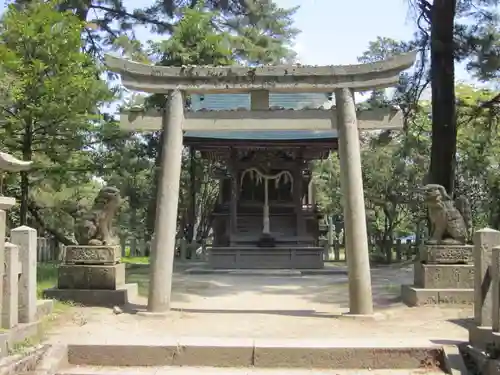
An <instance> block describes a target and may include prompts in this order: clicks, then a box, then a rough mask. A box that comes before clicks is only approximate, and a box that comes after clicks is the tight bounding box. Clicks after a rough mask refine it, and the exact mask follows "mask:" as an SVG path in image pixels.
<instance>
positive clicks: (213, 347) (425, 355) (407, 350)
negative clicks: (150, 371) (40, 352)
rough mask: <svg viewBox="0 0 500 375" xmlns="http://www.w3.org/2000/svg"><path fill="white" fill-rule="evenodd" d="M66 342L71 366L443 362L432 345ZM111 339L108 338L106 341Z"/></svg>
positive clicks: (401, 366) (375, 365) (207, 340)
mask: <svg viewBox="0 0 500 375" xmlns="http://www.w3.org/2000/svg"><path fill="white" fill-rule="evenodd" d="M113 340H115V339H113V338H108V342H107V343H106V344H103V343H100V342H99V343H91V342H88V343H85V344H76V343H75V344H69V345H68V347H67V362H68V363H69V364H70V365H72V366H77V365H80V366H186V367H193V366H194V367H196V366H205V367H237V368H248V369H251V368H252V367H257V368H262V369H268V368H277V369H279V368H284V367H287V368H290V369H292V368H295V369H301V368H302V369H309V368H317V369H334V368H338V369H357V368H371V369H398V368H399V369H412V368H413V369H422V367H424V368H431V367H432V368H434V369H436V368H437V366H440V365H442V364H443V363H444V362H445V357H446V355H445V351H444V348H443V347H442V346H438V345H422V346H419V345H411V346H406V345H397V346H392V345H383V344H382V343H381V342H377V343H376V345H373V346H365V345H369V344H363V345H359V344H358V345H356V344H354V345H349V343H348V342H345V340H344V341H343V342H337V341H335V342H328V341H326V342H325V341H322V340H319V341H318V340H313V341H308V340H264V339H259V340H257V339H255V340H253V339H218V338H194V337H186V338H179V339H175V338H172V339H168V338H163V339H162V340H161V342H160V341H158V342H152V341H149V340H148V342H143V343H139V342H140V341H142V340H138V342H137V343H136V344H135V345H134V344H131V343H129V344H123V343H119V342H120V340H119V338H116V341H117V342H116V343H114V342H113ZM110 341H111V342H110Z"/></svg>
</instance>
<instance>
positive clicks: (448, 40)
mask: <svg viewBox="0 0 500 375" xmlns="http://www.w3.org/2000/svg"><path fill="white" fill-rule="evenodd" d="M455 12H456V0H435V1H434V4H433V6H432V18H431V79H432V147H431V165H430V179H431V183H435V184H439V185H442V186H444V188H445V189H446V191H447V192H448V193H449V194H450V195H452V194H453V189H454V186H453V185H454V175H455V153H456V142H457V122H456V113H455V59H454V43H453V31H454V20H455Z"/></svg>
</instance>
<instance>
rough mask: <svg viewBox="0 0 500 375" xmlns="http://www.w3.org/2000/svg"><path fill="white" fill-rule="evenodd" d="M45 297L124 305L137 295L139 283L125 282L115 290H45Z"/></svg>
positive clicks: (104, 305)
mask: <svg viewBox="0 0 500 375" xmlns="http://www.w3.org/2000/svg"><path fill="white" fill-rule="evenodd" d="M43 294H44V296H45V298H51V299H56V300H58V301H67V302H73V303H76V304H79V305H83V306H98V307H113V306H124V305H127V304H128V303H130V301H131V300H133V299H135V298H136V296H137V284H124V285H122V286H120V287H118V288H117V289H115V290H109V289H108V290H106V289H58V288H50V289H45V290H44V291H43Z"/></svg>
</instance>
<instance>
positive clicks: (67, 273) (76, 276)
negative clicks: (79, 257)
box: [57, 264, 125, 290]
mask: <svg viewBox="0 0 500 375" xmlns="http://www.w3.org/2000/svg"><path fill="white" fill-rule="evenodd" d="M124 284H125V264H115V265H112V266H107V265H69V264H61V265H60V266H59V276H58V279H57V287H58V288H59V289H94V290H95V289H97V290H102V289H106V290H116V289H117V288H119V287H120V286H122V285H124Z"/></svg>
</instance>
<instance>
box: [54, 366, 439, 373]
mask: <svg viewBox="0 0 500 375" xmlns="http://www.w3.org/2000/svg"><path fill="white" fill-rule="evenodd" d="M201 374H203V375H443V374H445V372H443V371H439V370H438V371H436V370H426V369H418V370H415V369H395V370H392V369H385V370H371V369H346V370H342V369H340V370H319V369H285V368H282V369H260V368H259V369H257V368H224V367H219V368H217V367H173V366H160V367H92V366H74V367H69V368H66V369H63V370H59V371H58V372H57V374H56V375H201Z"/></svg>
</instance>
